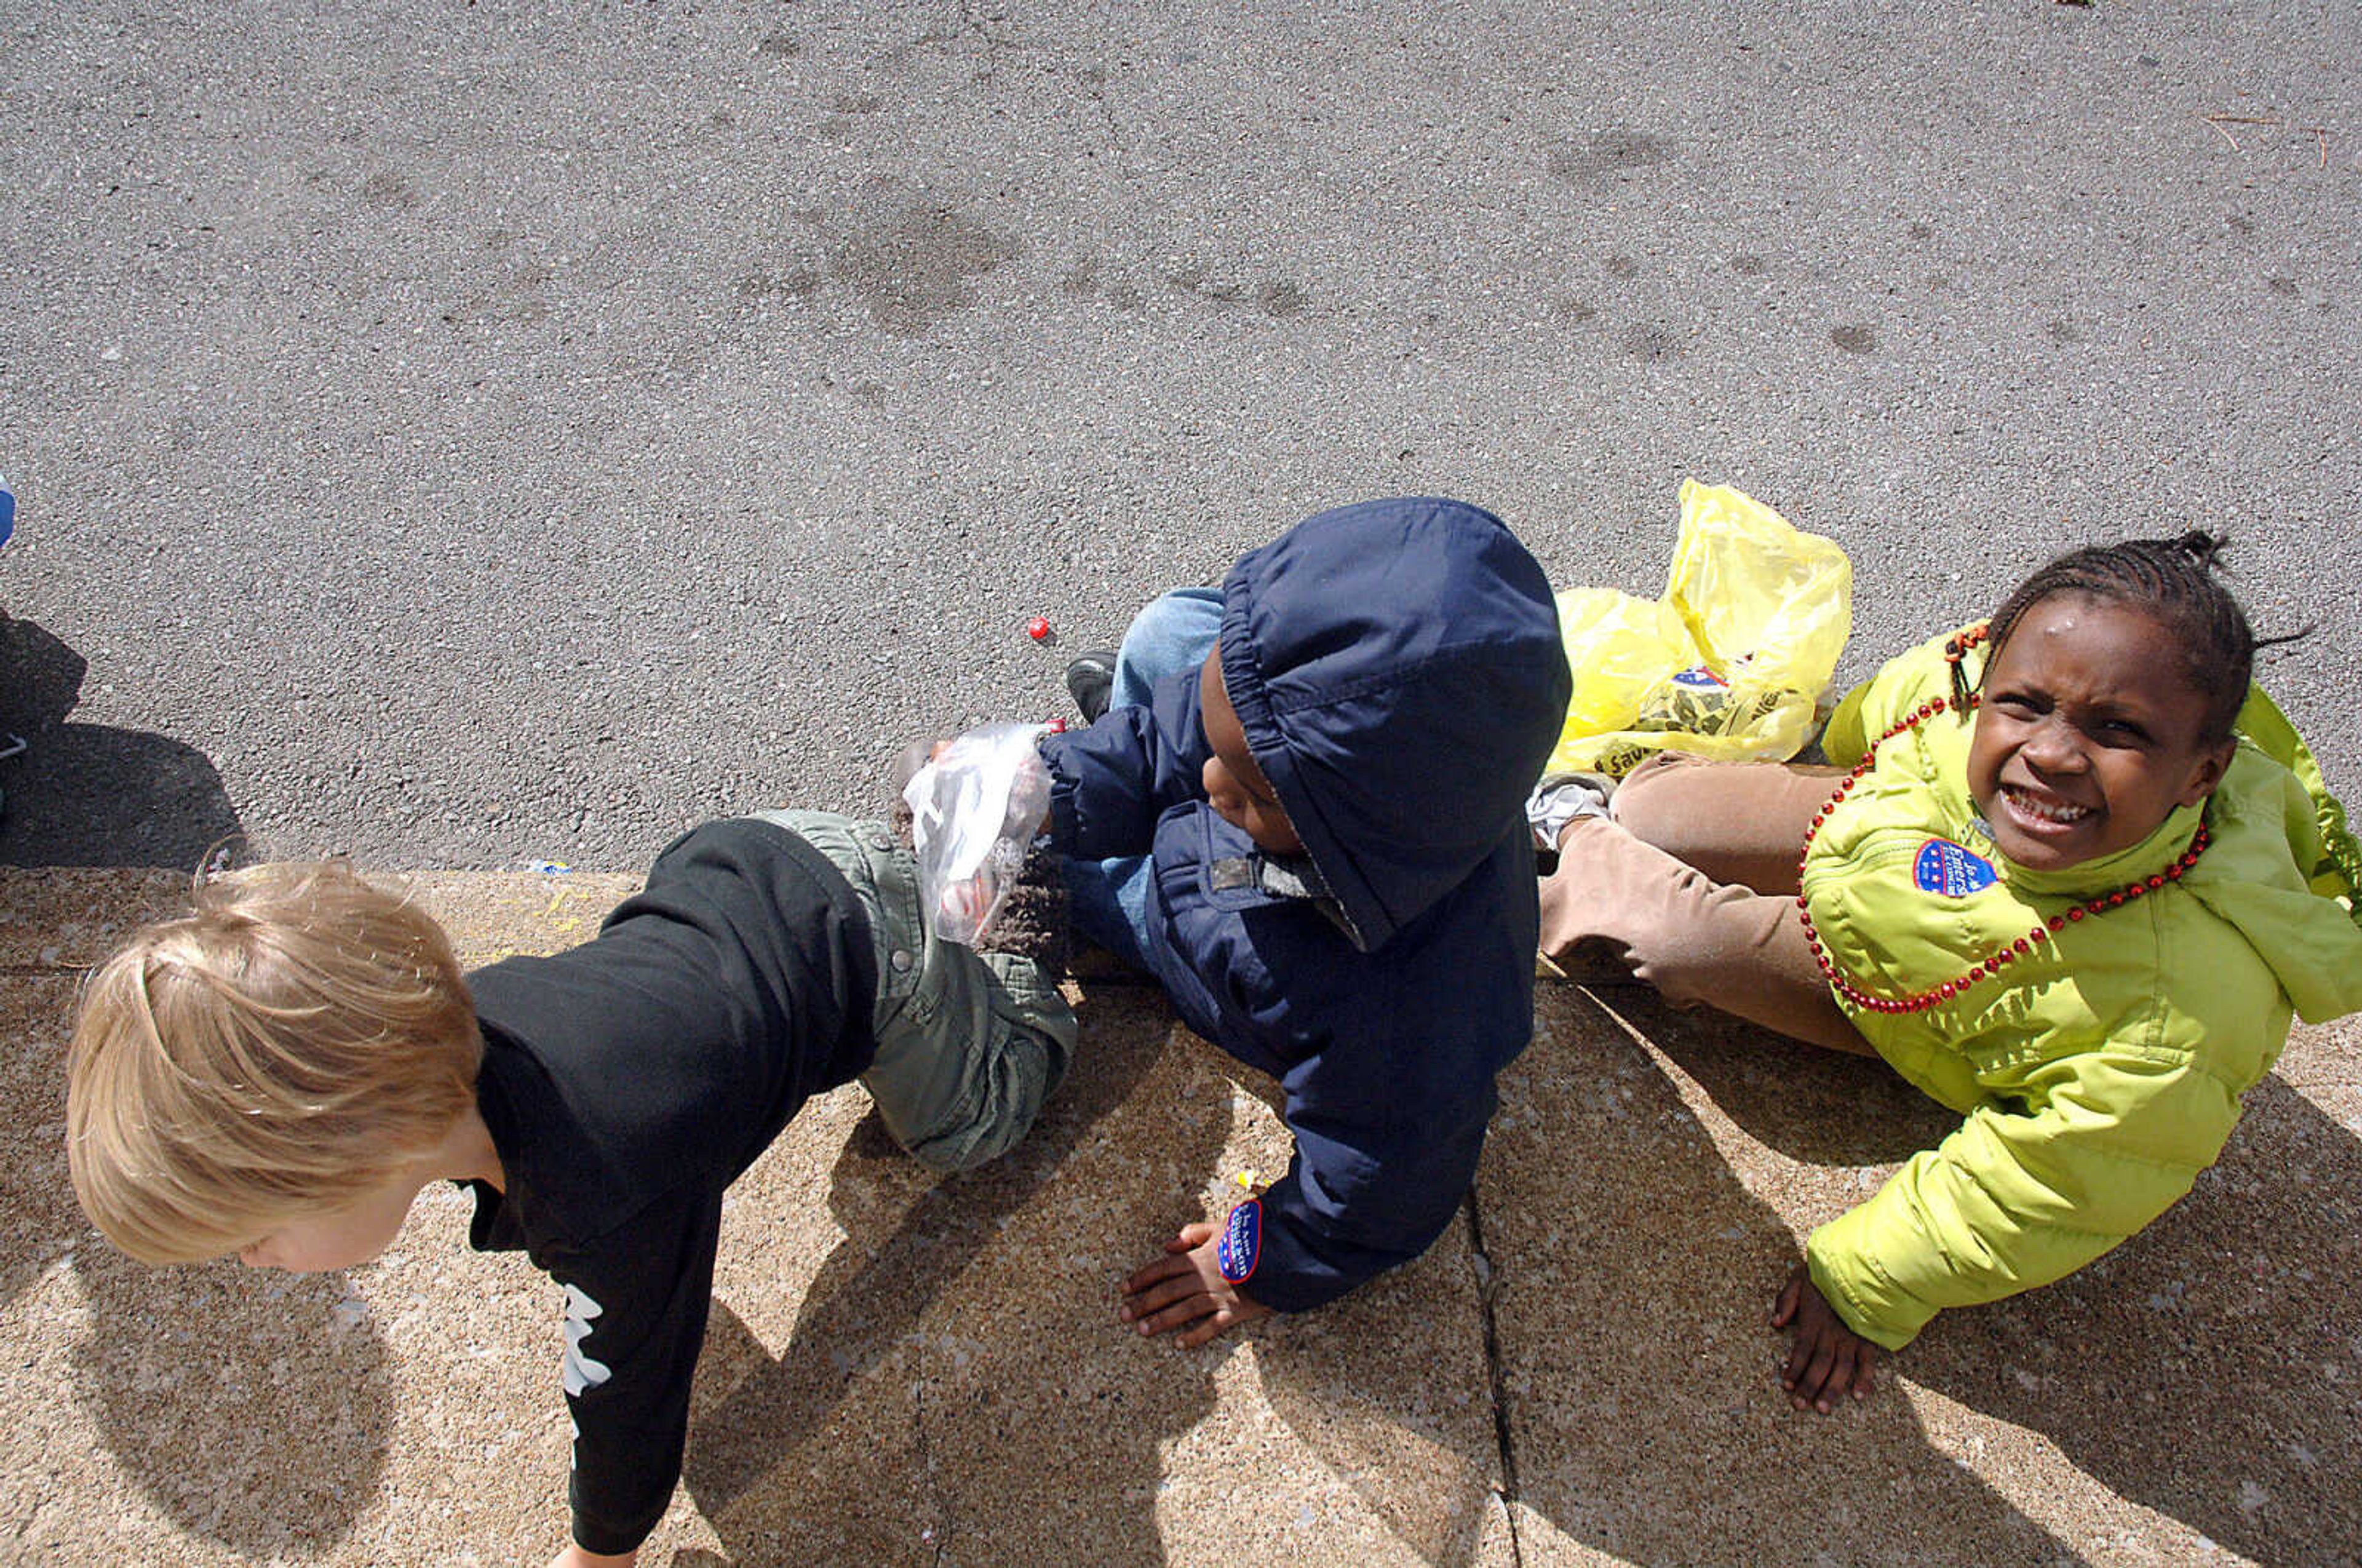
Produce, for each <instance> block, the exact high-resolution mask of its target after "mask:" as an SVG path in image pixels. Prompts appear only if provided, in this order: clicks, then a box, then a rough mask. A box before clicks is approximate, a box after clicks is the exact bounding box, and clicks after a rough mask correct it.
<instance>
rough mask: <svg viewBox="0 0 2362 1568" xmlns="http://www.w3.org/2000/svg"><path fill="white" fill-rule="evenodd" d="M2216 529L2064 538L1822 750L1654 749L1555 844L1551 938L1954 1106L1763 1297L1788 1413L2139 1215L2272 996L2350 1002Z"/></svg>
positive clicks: (2109, 1242)
mask: <svg viewBox="0 0 2362 1568" xmlns="http://www.w3.org/2000/svg"><path fill="white" fill-rule="evenodd" d="M2220 543H2221V542H2220V541H2219V540H2217V539H2214V538H2213V537H2211V536H2205V535H2191V536H2185V537H2183V538H2181V539H2178V540H2152V541H2133V542H2129V543H2126V544H2122V545H2116V546H2109V547H2099V548H2094V549H2087V550H2081V551H2077V552H2074V553H2072V554H2070V555H2068V556H2063V557H2061V558H2058V560H2056V561H2053V562H2052V563H2050V565H2048V566H2047V567H2045V568H2044V569H2042V570H2041V571H2039V572H2037V573H2036V574H2035V576H2033V577H2032V578H2029V579H2028V580H2026V581H2025V583H2024V584H2022V585H2020V587H2019V588H2018V589H2017V590H2016V591H2014V593H2013V594H2011V596H2010V597H2009V599H2008V600H2007V601H2006V602H2004V603H2003V606H2002V608H2001V609H2000V611H1998V612H1997V613H1995V615H1994V616H1993V618H1992V621H1991V622H1990V623H1988V624H1987V625H1986V626H1981V627H1972V628H1969V629H1968V630H1966V631H1964V632H1962V633H1959V634H1957V635H1952V636H1949V637H1938V638H1937V639H1936V640H1934V641H1932V642H1930V643H1928V644H1926V645H1925V646H1921V647H1919V648H1917V649H1915V650H1913V651H1912V652H1910V653H1906V654H1904V655H1903V656H1902V657H1898V658H1896V659H1894V660H1893V662H1891V663H1890V664H1888V665H1887V666H1886V667H1885V668H1883V669H1882V670H1881V671H1880V672H1879V674H1878V675H1877V676H1876V677H1874V678H1873V679H1871V680H1870V681H1868V682H1866V683H1865V684H1864V685H1862V686H1861V687H1860V688H1858V689H1856V690H1854V691H1852V692H1851V693H1849V695H1848V696H1847V698H1846V699H1845V701H1843V702H1842V703H1841V704H1840V706H1839V707H1838V712H1837V713H1836V714H1835V715H1834V716H1833V718H1832V719H1831V722H1830V723H1829V726H1828V730H1827V734H1826V735H1825V737H1824V740H1823V746H1824V750H1825V751H1826V753H1827V756H1828V757H1829V759H1830V761H1831V762H1832V763H1833V764H1836V765H1837V767H1836V768H1835V769H1833V770H1832V769H1819V768H1804V767H1781V766H1777V765H1760V764H1758V765H1748V764H1722V763H1707V762H1702V761H1698V760H1695V759H1680V758H1668V759H1667V760H1665V761H1663V762H1660V763H1654V764H1651V765H1650V766H1649V767H1645V768H1643V769H1642V770H1639V771H1636V772H1635V773H1634V774H1633V776H1632V777H1631V778H1630V779H1628V781H1627V782H1626V784H1625V785H1624V787H1623V788H1622V789H1620V790H1617V793H1616V796H1615V798H1614V801H1613V804H1612V820H1609V819H1603V818H1598V817H1591V818H1583V817H1578V818H1577V819H1576V820H1575V821H1574V822H1573V823H1571V824H1569V826H1568V828H1567V829H1566V832H1565V833H1564V834H1563V835H1562V837H1561V839H1560V850H1561V862H1560V867H1559V869H1558V871H1556V872H1555V873H1553V875H1552V877H1551V880H1550V882H1548V883H1546V884H1545V886H1544V889H1543V895H1542V932H1543V937H1542V943H1543V950H1544V952H1545V954H1548V955H1552V956H1554V957H1568V956H1571V955H1574V954H1575V953H1577V952H1578V950H1580V951H1583V952H1595V951H1596V946H1595V944H1599V943H1601V942H1605V943H1606V944H1607V947H1608V949H1609V951H1610V953H1611V954H1612V955H1615V956H1617V957H1619V958H1621V959H1622V960H1623V961H1624V962H1625V963H1626V964H1627V965H1628V966H1629V967H1630V968H1631V970H1632V971H1633V973H1634V974H1636V975H1637V976H1638V977H1640V978H1641V979H1644V980H1647V981H1649V982H1650V983H1652V984H1654V985H1656V986H1657V987H1658V988H1660V989H1661V990H1662V991H1664V992H1665V993H1666V995H1667V996H1668V997H1669V998H1670V999H1672V1000H1673V1001H1675V1002H1676V1003H1680V1004H1688V1003H1695V1002H1701V1001H1703V1002H1707V1003H1710V1004H1712V1005H1715V1006H1716V1007H1719V1008H1721V1009H1723V1010H1727V1011H1731V1012H1735V1013H1738V1014H1739V1015H1740V1016H1743V1017H1747V1018H1749V1019H1751V1020H1753V1021H1757V1022H1759V1023H1762V1024H1765V1025H1766V1026H1768V1027H1771V1028H1773V1029H1777V1030H1780V1031H1782V1032H1786V1033H1790V1034H1793V1035H1795V1036H1797V1037H1799V1038H1802V1039H1805V1040H1809V1041H1813V1042H1814V1043H1819V1044H1824V1045H1828V1046H1832V1047H1835V1048H1838V1049H1850V1050H1857V1051H1860V1050H1871V1051H1874V1052H1875V1053H1876V1054H1877V1055H1880V1056H1882V1057H1883V1058H1884V1059H1885V1060H1886V1061H1887V1062H1888V1063H1889V1064H1891V1065H1892V1066H1893V1067H1894V1068H1895V1070H1896V1071H1898V1072H1900V1073H1901V1074H1903V1076H1904V1077H1906V1078H1908V1079H1910V1080H1911V1081H1912V1082H1913V1083H1915V1084H1916V1085H1917V1086H1918V1087H1919V1088H1922V1089H1924V1090H1925V1091H1926V1092H1927V1093H1928V1094H1929V1095H1931V1096H1933V1097H1934V1098H1935V1099H1937V1100H1939V1101H1941V1102H1942V1103H1944V1104H1945V1105H1947V1106H1949V1107H1951V1108H1952V1109H1953V1110H1958V1111H1959V1112H1961V1113H1962V1115H1963V1117H1964V1120H1963V1121H1962V1122H1961V1125H1960V1127H1959V1131H1957V1132H1954V1133H1952V1134H1951V1136H1949V1137H1948V1138H1946V1139H1945V1140H1944V1141H1943V1143H1940V1144H1939V1145H1937V1147H1936V1148H1934V1149H1932V1150H1928V1151H1926V1152H1925V1153H1922V1154H1917V1155H1915V1156H1914V1157H1913V1158H1912V1159H1911V1160H1910V1161H1908V1162H1907V1163H1906V1164H1905V1165H1904V1166H1903V1168H1902V1169H1901V1170H1900V1171H1898V1172H1897V1173H1896V1174H1895V1175H1894V1176H1893V1178H1892V1179H1890V1180H1889V1181H1888V1182H1887V1183H1886V1185H1885V1187H1883V1188H1882V1189H1881V1190H1880V1191H1879V1192H1878V1194H1877V1195H1876V1196H1875V1197H1873V1198H1871V1199H1870V1200H1869V1201H1868V1202H1866V1203H1864V1204H1862V1205H1861V1206H1860V1208H1857V1209H1853V1210H1852V1211H1851V1212H1849V1213H1847V1214H1845V1215H1842V1216H1840V1217H1839V1218H1838V1219H1836V1220H1831V1221H1830V1222H1829V1223H1827V1224H1826V1225H1823V1226H1821V1227H1820V1228H1819V1229H1818V1230H1816V1231H1814V1232H1813V1234H1812V1236H1811V1237H1810V1238H1809V1240H1808V1242H1807V1244H1806V1247H1805V1264H1804V1265H1803V1266H1802V1267H1800V1268H1799V1269H1798V1270H1797V1271H1796V1273H1795V1274H1794V1275H1792V1276H1791V1277H1790V1279H1789V1281H1788V1282H1787V1284H1786V1285H1785V1286H1783V1288H1782V1289H1781V1291H1780V1292H1779V1295H1778V1297H1776V1299H1775V1302H1774V1308H1773V1322H1774V1323H1775V1324H1777V1325H1783V1326H1787V1325H1793V1326H1794V1329H1795V1330H1796V1342H1795V1344H1794V1349H1793V1351H1792V1353H1791V1356H1790V1358H1789V1361H1788V1363H1787V1366H1786V1369H1785V1372H1784V1374H1783V1383H1784V1385H1785V1386H1787V1388H1788V1390H1789V1392H1790V1395H1791V1397H1792V1398H1793V1399H1794V1401H1795V1403H1796V1404H1797V1405H1798V1406H1799V1407H1800V1408H1801V1407H1806V1406H1809V1407H1812V1408H1818V1409H1821V1410H1824V1411H1826V1410H1827V1409H1829V1408H1831V1403H1832V1401H1833V1400H1834V1399H1836V1398H1838V1397H1841V1396H1843V1395H1845V1394H1848V1393H1851V1394H1853V1395H1855V1396H1856V1397H1860V1395H1863V1394H1866V1393H1867V1392H1868V1391H1869V1388H1870V1386H1871V1365H1872V1363H1873V1361H1874V1359H1875V1351H1874V1349H1873V1347H1884V1348H1886V1349H1888V1350H1895V1349H1900V1348H1901V1347H1902V1346H1904V1345H1905V1344H1907V1343H1908V1342H1910V1341H1911V1340H1912V1338H1913V1337H1914V1336H1915V1335H1916V1334H1917V1333H1918V1332H1919V1331H1920V1330H1921V1328H1923V1327H1924V1326H1925V1325H1926V1323H1927V1321H1928V1320H1930V1319H1931V1318H1933V1317H1934V1316H1935V1315H1936V1313H1937V1311H1939V1310H1941V1309H1944V1308H1946V1307H1958V1306H1967V1305H1970V1304H1973V1303H1978V1302H1985V1301H1992V1300H1995V1299H1998V1298H2000V1297H2005V1296H2009V1295H2013V1294H2014V1293H2016V1292H2018V1291H2021V1290H2025V1289H2029V1288H2031V1287H2033V1286H2037V1285H2043V1284H2047V1283H2048V1282H2049V1281H2051V1280H2054V1279H2058V1278H2059V1277H2061V1276H2062V1275H2066V1274H2068V1273H2070V1272H2071V1271H2073V1270H2074V1269H2077V1268H2080V1267H2081V1266H2082V1265H2083V1264H2086V1263H2089V1262H2091V1261H2092V1259H2094V1258H2096V1257H2098V1256H2100V1255H2101V1254H2102V1253H2105V1252H2107V1251H2108V1250H2109V1249H2110V1248H2112V1247H2114V1245H2116V1243H2118V1242H2121V1241H2123V1240H2124V1239H2125V1238H2126V1237H2128V1236H2130V1235H2132V1234H2133V1233H2134V1232H2135V1231H2138V1230H2140V1229H2141V1228H2142V1227H2143V1226H2144V1225H2147V1223H2148V1222H2149V1221H2150V1220H2154V1219H2155V1218H2157V1216H2158V1215H2159V1214H2160V1213H2162V1212H2164V1210H2165V1209H2168V1208H2169V1207H2170V1206H2171V1205H2172V1204H2173V1203H2174V1202H2175V1201H2176V1200H2177V1199H2179V1198H2180V1197H2181V1196H2182V1194H2184V1193H2185V1192H2187V1191H2188V1190H2189V1189H2190V1186H2191V1181H2192V1180H2193V1179H2194V1178H2195V1177H2196V1176H2197V1174H2198V1172H2200V1171H2201V1170H2203V1169H2204V1168H2206V1167H2207V1166H2208V1165H2212V1164H2213V1162H2214V1160H2215V1158H2216V1156H2217V1155H2218V1154H2220V1153H2221V1151H2222V1148H2223V1144H2224V1140H2225V1139H2226V1138H2227V1137H2228V1136H2229V1135H2230V1132H2231V1129H2232V1127H2233V1126H2234V1125H2235V1123H2236V1122H2237V1121H2238V1118H2239V1112H2240V1096H2241V1095H2242V1094H2243V1093H2244V1092H2245V1091H2246V1089H2248V1088H2251V1087H2252V1086H2253V1085H2254V1084H2255V1083H2256V1082H2257V1080H2259V1079H2260V1078H2261V1077H2263V1076H2264V1075H2265V1073H2267V1072H2268V1071H2269V1070H2270V1068H2271V1066H2272V1064H2273V1062H2274V1061H2275V1060H2276V1059H2277V1058H2278V1057H2279V1052H2280V1048H2281V1046H2282V1044H2283V1043H2285V1042H2286V1039H2287V1036H2288V1030H2289V1026H2290V1014H2291V1012H2293V1013H2294V1014H2296V1015H2297V1016H2301V1017H2302V1018H2304V1019H2305V1020H2306V1021H2312V1022H2319V1021H2326V1020H2328V1019H2331V1018H2335V1017H2338V1016H2340V1015H2342V1014H2344V1013H2346V1012H2350V1011H2354V1010H2362V927H2357V925H2356V897H2355V894H2356V886H2357V884H2362V854H2357V851H2356V845H2355V841H2354V839H2353V838H2352V837H2351V836H2350V835H2349V834H2347V832H2346V831H2345V821H2344V814H2343V812H2342V811H2341V810H2340V809H2339V807H2338V805H2337V803H2336V801H2334V799H2332V798H2331V796H2330V795H2329V793H2328V791H2327V790H2325V789H2324V788H2323V785H2322V780H2321V776H2320V772H2319V770H2318V768H2317V767H2315V766H2314V764H2313V760H2312V756H2310V754H2309V753H2307V751H2306V750H2305V748H2304V745H2303V744H2302V742H2301V741H2300V740H2299V739H2298V737H2297V735H2296V734H2295V732H2294V730H2293V729H2291V728H2290V725H2289V723H2288V722H2287V720H2286V719H2284V718H2283V717H2282V716H2281V715H2280V713H2279V710H2278V709H2276V708H2275V707H2273V705H2272V703H2271V701H2270V700H2269V699H2268V698H2267V697H2266V696H2265V695H2264V694H2263V692H2262V691H2261V690H2257V689H2256V688H2254V687H2253V686H2252V685H2251V682H2250V679H2249V671H2250V667H2251V663H2252V654H2253V649H2254V647H2255V646H2256V642H2255V639H2254V637H2253V635H2252V634H2251V633H2250V632H2249V629H2248V627H2247V624H2246V618H2245V616H2244V615H2243V614H2241V613H2240V611H2239V609H2238V606H2237V604H2236V602H2235V601H2233V600H2232V598H2231V596H2230V595H2229V594H2228V593H2227V592H2226V591H2224V589H2223V587H2222V586H2221V584H2220V583H2219V582H2218V581H2217V580H2216V579H2215V577H2214V575H2213V559H2214V556H2215V553H2216V551H2217V550H2218V549H2219V548H2220ZM1799 840H1801V841H1802V845H1803V848H1802V853H1801V855H1799V854H1798V852H1797V849H1796V845H1797V843H1798V841H1799Z"/></svg>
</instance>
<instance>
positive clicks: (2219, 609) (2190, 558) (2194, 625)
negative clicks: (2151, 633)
mask: <svg viewBox="0 0 2362 1568" xmlns="http://www.w3.org/2000/svg"><path fill="white" fill-rule="evenodd" d="M2229 542H2230V541H2229V540H2228V539H2227V538H2225V537H2224V536H2222V535H2220V534H2210V533H2207V532H2205V531H2203V530H2202V529H2195V528H2193V529H2191V531H2190V532H2189V533H2187V534H2184V535H2182V536H2180V538H2177V539H2126V540H2125V541H2123V542H2122V543H2120V544H2114V545H2091V546H2086V547H2084V548H2082V549H2080V550H2070V551H2069V552H2068V553H2067V554H2065V555H2063V556H2060V557H2058V558H2057V559H2055V560H2053V561H2051V562H2050V563H2049V564H2048V565H2047V566H2045V567H2043V568H2042V569H2040V570H2038V571H2036V573H2035V574H2034V575H2033V576H2032V577H2029V578H2027V579H2026V580H2025V581H2024V582H2021V583H2019V584H2018V585H2017V587H2016V589H2015V590H2014V591H2012V592H2011V594H2010V596H2009V597H2008V598H2007V599H2004V600H2003V601H2002V605H2001V608H2000V609H1998V610H1996V611H1994V612H1993V615H1992V620H1991V621H1989V622H1988V623H1986V630H1985V635H1984V637H1983V639H1982V640H1983V641H1986V642H1988V643H1990V644H1991V645H1992V646H1991V648H1990V650H1989V651H1988V653H1987V655H1986V657H1985V668H1988V669H1990V668H1992V661H1993V660H1994V659H1996V658H1999V657H2001V650H2002V645H2003V644H2004V643H2006V642H2008V641H2009V637H2010V634H2011V633H2012V632H2014V631H2015V630H2016V629H2017V624H2018V622H2019V621H2020V620H2022V619H2023V618H2024V617H2025V613H2026V612H2027V611H2029V610H2031V609H2033V608H2034V607H2035V606H2036V604H2039V603H2041V602H2043V601H2044V600H2046V599H2051V598H2055V597H2057V596H2058V595H2059V594H2062V593H2080V594H2082V595H2085V596H2086V597H2088V598H2092V599H2096V600H2100V601H2102V602H2107V603H2115V604H2124V605H2127V606H2129V607H2132V608H2135V609H2139V610H2144V611H2147V613H2149V614H2151V615H2153V616H2155V617H2156V618H2157V620H2158V624H2160V625H2163V626H2164V627H2166V628H2167V629H2168V630H2169V631H2171V632H2172V633H2173V634H2174V637H2175V641H2176V642H2177V643H2178V644H2179V645H2180V648H2181V650H2182V658H2181V673H2182V676H2183V679H2186V680H2188V681H2189V683H2190V686H2191V690H2194V691H2196V692H2197V693H2198V694H2199V696H2201V697H2202V698H2203V699H2204V700H2205V702H2206V719H2205V727H2204V729H2203V730H2202V733H2201V739H2202V741H2203V742H2205V743H2207V744H2213V743H2215V742H2219V741H2224V740H2228V739H2230V737H2231V725H2232V723H2233V721H2235V719H2237V718H2238V716H2239V708H2240V705H2241V704H2242V703H2244V702H2246V700H2247V682H2248V681H2249V679H2252V677H2253V674H2254V670H2255V661H2256V650H2257V648H2259V647H2268V646H2271V645H2272V644H2275V643H2285V642H2293V641H2295V640H2296V638H2297V637H2301V636H2302V635H2304V632H2301V631H2300V632H2297V633H2294V634H2292V635H2290V636H2285V637H2264V638H2258V637H2257V635H2256V634H2255V632H2254V631H2253V630H2252V629H2251V628H2250V627H2249V626H2248V624H2247V616H2246V612H2245V611H2242V610H2241V609H2240V608H2239V602H2238V601H2237V600H2235V599H2234V598H2232V597H2231V591H2230V590H2229V589H2227V588H2225V587H2224V586H2223V582H2222V575H2221V574H2222V573H2224V571H2225V570H2227V569H2226V568H2225V567H2224V566H2223V565H2222V563H2221V559H2220V558H2221V556H2222V554H2223V551H2224V547H2226V546H2227V545H2228V544H2229ZM2307 630H2310V628H2307ZM1952 675H1953V680H1954V682H1955V685H1956V687H1959V688H1965V686H1966V684H1967V678H1966V676H1965V675H1964V674H1962V672H1961V670H1960V667H1959V665H1958V664H1957V663H1956V664H1955V665H1954V666H1953V668H1952ZM1955 695H1956V696H1959V697H1962V698H1965V697H1966V695H1967V693H1966V691H1965V690H1956V692H1955Z"/></svg>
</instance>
